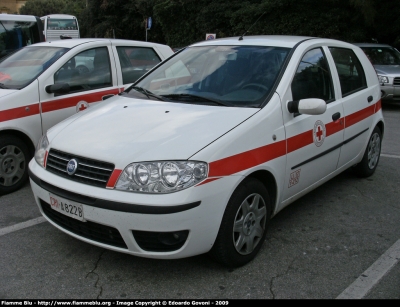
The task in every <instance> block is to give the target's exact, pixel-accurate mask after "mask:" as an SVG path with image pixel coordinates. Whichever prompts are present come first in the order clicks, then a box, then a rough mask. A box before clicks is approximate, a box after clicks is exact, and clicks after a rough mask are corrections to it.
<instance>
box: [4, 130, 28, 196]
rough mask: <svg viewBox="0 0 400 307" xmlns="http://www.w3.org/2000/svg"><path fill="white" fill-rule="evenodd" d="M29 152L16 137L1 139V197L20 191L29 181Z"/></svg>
mask: <svg viewBox="0 0 400 307" xmlns="http://www.w3.org/2000/svg"><path fill="white" fill-rule="evenodd" d="M29 158H30V156H29V151H28V148H27V146H26V145H25V143H24V142H22V141H21V140H20V139H19V138H16V137H14V136H4V137H3V136H2V137H1V138H0V195H4V194H8V193H11V192H14V191H16V190H18V189H20V188H21V187H22V186H23V185H24V184H25V182H26V181H27V180H28V162H29Z"/></svg>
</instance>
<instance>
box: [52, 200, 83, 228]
mask: <svg viewBox="0 0 400 307" xmlns="http://www.w3.org/2000/svg"><path fill="white" fill-rule="evenodd" d="M49 196H50V206H51V208H52V209H53V210H56V211H58V212H60V213H62V214H64V215H66V216H69V217H72V218H74V219H77V220H80V221H82V222H85V219H84V215H83V205H82V204H79V203H76V202H74V201H72V200H69V199H65V198H62V197H60V196H57V195H54V194H51V193H49Z"/></svg>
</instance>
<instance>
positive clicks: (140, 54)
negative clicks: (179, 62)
mask: <svg viewBox="0 0 400 307" xmlns="http://www.w3.org/2000/svg"><path fill="white" fill-rule="evenodd" d="M117 52H118V56H119V60H120V63H121V71H122V82H123V84H128V83H133V82H135V81H136V80H137V79H139V77H141V76H143V75H144V74H145V73H146V72H148V71H149V70H150V69H151V68H153V67H154V66H155V65H157V64H158V63H160V62H161V59H160V58H159V56H158V55H157V53H156V52H155V51H154V50H153V49H152V48H144V47H131V46H129V47H123V46H119V47H117Z"/></svg>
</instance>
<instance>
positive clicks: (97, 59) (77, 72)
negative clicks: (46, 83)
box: [54, 47, 112, 95]
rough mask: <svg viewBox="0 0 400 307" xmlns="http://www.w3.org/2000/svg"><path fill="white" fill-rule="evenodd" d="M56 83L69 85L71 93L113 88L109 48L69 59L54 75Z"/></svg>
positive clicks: (92, 50)
mask: <svg viewBox="0 0 400 307" xmlns="http://www.w3.org/2000/svg"><path fill="white" fill-rule="evenodd" d="M54 82H55V83H68V84H69V86H70V93H74V92H81V91H87V90H92V89H97V88H103V87H108V86H112V79H111V69H110V57H109V55H108V49H107V47H101V48H94V49H89V50H85V51H83V52H81V53H79V54H77V55H76V56H74V57H73V58H71V59H69V60H68V61H67V62H66V63H65V64H64V65H63V66H62V67H61V68H60V69H59V70H58V71H57V72H56V73H55V74H54ZM57 95H62V94H57Z"/></svg>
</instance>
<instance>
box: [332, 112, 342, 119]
mask: <svg viewBox="0 0 400 307" xmlns="http://www.w3.org/2000/svg"><path fill="white" fill-rule="evenodd" d="M339 118H340V112H336V113H335V114H333V115H332V120H333V121H337V120H338V119H339Z"/></svg>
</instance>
